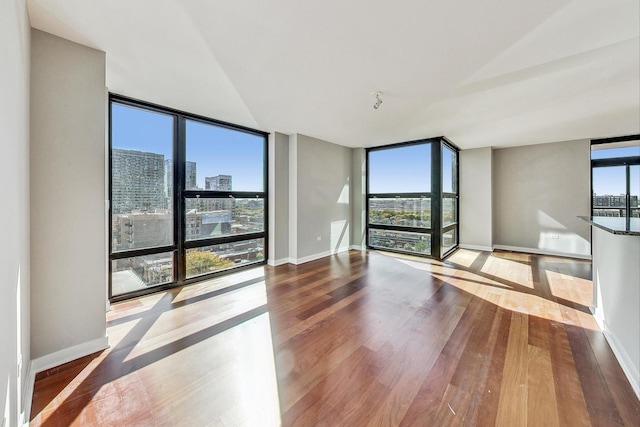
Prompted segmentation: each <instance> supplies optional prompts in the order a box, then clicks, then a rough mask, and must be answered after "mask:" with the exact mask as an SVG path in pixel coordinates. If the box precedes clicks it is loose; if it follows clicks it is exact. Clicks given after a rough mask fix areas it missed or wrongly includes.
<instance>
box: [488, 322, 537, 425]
mask: <svg viewBox="0 0 640 427" xmlns="http://www.w3.org/2000/svg"><path fill="white" fill-rule="evenodd" d="M528 331H529V324H528V319H527V315H525V314H522V313H517V312H516V313H513V315H512V316H511V326H510V328H509V341H508V343H507V353H506V355H505V362H504V371H503V373H502V386H501V390H500V401H499V403H498V416H497V419H496V424H497V425H505V426H507V425H508V426H526V425H527V399H528V396H527V384H528V355H529V352H528V350H529V348H528V347H529V344H528Z"/></svg>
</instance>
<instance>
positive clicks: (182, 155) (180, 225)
mask: <svg viewBox="0 0 640 427" xmlns="http://www.w3.org/2000/svg"><path fill="white" fill-rule="evenodd" d="M186 138H187V125H186V119H185V118H184V117H183V116H178V126H177V135H176V155H175V157H176V162H175V169H174V170H175V173H176V174H175V176H174V177H173V182H174V187H175V189H174V197H175V199H176V201H175V202H174V206H175V218H176V221H175V230H176V236H177V238H176V242H177V247H176V251H175V254H176V270H177V281H178V283H182V282H183V281H184V280H185V278H186V277H187V276H186V274H187V273H186V270H187V263H186V259H185V249H184V238H185V212H184V210H185V209H184V207H185V200H184V192H185V189H184V187H185V173H186V170H185V169H186V166H185V165H186V161H187V158H186V157H187V151H186V150H187V148H186Z"/></svg>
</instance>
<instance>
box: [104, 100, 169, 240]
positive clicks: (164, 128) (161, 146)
mask: <svg viewBox="0 0 640 427" xmlns="http://www.w3.org/2000/svg"><path fill="white" fill-rule="evenodd" d="M174 120H175V119H174V117H173V116H171V115H168V114H159V113H155V112H151V111H146V110H141V109H137V108H133V107H129V106H125V105H121V104H117V103H113V104H112V121H111V127H112V137H111V145H112V149H111V176H112V180H111V194H112V196H111V212H112V217H111V221H112V233H111V239H112V248H113V251H114V252H118V251H122V250H131V249H142V248H152V247H157V246H167V245H171V244H173V211H172V208H173V192H172V188H171V184H170V183H171V178H170V177H169V178H167V172H170V171H171V170H172V163H171V162H172V160H171V158H172V150H173V129H174ZM167 179H168V180H167Z"/></svg>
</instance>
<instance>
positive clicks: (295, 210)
mask: <svg viewBox="0 0 640 427" xmlns="http://www.w3.org/2000/svg"><path fill="white" fill-rule="evenodd" d="M351 155H352V150H351V149H350V148H347V147H343V146H340V145H336V144H332V143H330V142H327V141H322V140H319V139H315V138H311V137H308V136H305V135H300V134H297V135H292V136H291V137H290V139H289V159H290V163H289V207H290V209H289V220H290V221H289V224H290V226H289V258H290V259H291V261H292V262H294V263H301V262H306V261H310V260H312V259H316V258H320V257H323V256H327V255H330V254H333V253H337V252H342V251H345V250H348V249H349V244H350V240H351V231H350V226H351V224H350V222H351V208H350V205H349V201H350V197H351V196H350V184H351V183H350V175H351Z"/></svg>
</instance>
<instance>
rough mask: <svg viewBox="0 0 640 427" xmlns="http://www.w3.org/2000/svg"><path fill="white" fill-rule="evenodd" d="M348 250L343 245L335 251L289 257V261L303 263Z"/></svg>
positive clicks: (296, 263)
mask: <svg viewBox="0 0 640 427" xmlns="http://www.w3.org/2000/svg"><path fill="white" fill-rule="evenodd" d="M348 250H349V247H344V248H339V249H338V250H337V251H336V250H332V251H324V252H319V253H317V254H313V255H309V256H306V257H302V258H298V259H291V258H290V261H289V262H290V263H291V264H295V265H298V264H304V263H306V262H311V261H315V260H317V259H320V258H325V257H328V256H331V255H335V254H339V253H342V252H347V251H348Z"/></svg>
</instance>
